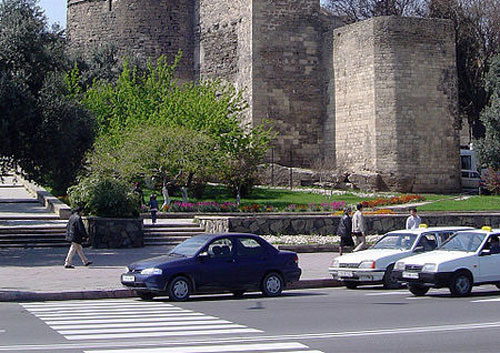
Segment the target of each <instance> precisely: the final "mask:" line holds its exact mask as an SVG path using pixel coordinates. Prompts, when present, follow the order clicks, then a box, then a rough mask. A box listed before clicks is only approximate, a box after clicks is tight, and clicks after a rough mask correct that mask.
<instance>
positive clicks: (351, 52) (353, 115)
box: [333, 21, 389, 172]
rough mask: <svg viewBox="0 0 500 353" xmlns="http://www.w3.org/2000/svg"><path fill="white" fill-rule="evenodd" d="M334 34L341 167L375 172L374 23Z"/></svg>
mask: <svg viewBox="0 0 500 353" xmlns="http://www.w3.org/2000/svg"><path fill="white" fill-rule="evenodd" d="M333 36H334V40H333V71H334V73H333V75H334V86H335V87H334V88H335V124H336V126H335V153H336V161H337V168H339V170H342V171H351V172H354V171H360V170H368V171H374V170H375V169H376V165H377V164H376V158H377V153H376V152H377V133H378V131H377V130H376V115H375V66H374V46H375V38H374V37H373V22H371V21H363V22H358V23H355V24H352V25H349V26H344V27H341V28H338V29H336V30H335V31H334V34H333ZM387 157H389V156H387Z"/></svg>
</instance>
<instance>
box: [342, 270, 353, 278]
mask: <svg viewBox="0 0 500 353" xmlns="http://www.w3.org/2000/svg"><path fill="white" fill-rule="evenodd" d="M339 277H354V275H353V274H352V272H351V271H339Z"/></svg>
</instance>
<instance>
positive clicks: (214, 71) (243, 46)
mask: <svg viewBox="0 0 500 353" xmlns="http://www.w3.org/2000/svg"><path fill="white" fill-rule="evenodd" d="M195 8H197V9H198V11H199V25H198V29H197V30H198V31H199V44H198V46H199V57H200V59H199V66H200V67H199V73H200V76H201V77H207V78H212V79H213V78H221V79H223V80H226V81H229V82H232V83H233V84H234V85H235V86H236V88H237V89H238V90H244V98H245V99H246V100H247V101H248V102H249V104H250V106H251V104H252V98H253V96H252V1H249V0H234V1H226V0H197V1H196V6H195ZM245 118H246V119H245V121H244V123H251V122H252V114H251V109H250V111H249V112H248V113H247V115H246V116H245Z"/></svg>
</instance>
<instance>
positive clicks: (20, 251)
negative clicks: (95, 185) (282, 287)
mask: <svg viewBox="0 0 500 353" xmlns="http://www.w3.org/2000/svg"><path fill="white" fill-rule="evenodd" d="M66 222H67V221H66V220H61V219H59V216H58V215H56V214H54V213H52V212H50V211H48V210H47V209H46V208H45V207H43V205H41V204H40V203H38V202H37V200H36V198H35V197H34V195H32V194H30V193H29V192H28V191H27V190H26V189H25V188H24V187H23V186H22V184H20V183H19V182H15V180H13V178H12V177H7V178H5V180H4V182H3V183H2V182H1V181H0V227H2V226H7V225H9V226H20V227H23V226H51V225H53V224H60V223H64V224H66ZM150 222H151V221H150V220H149V219H146V220H145V223H150ZM158 222H159V223H170V222H174V223H178V222H191V220H178V219H177V220H176V219H159V220H158ZM170 249H171V247H169V246H156V247H145V248H136V249H85V254H86V256H87V257H88V258H89V259H90V260H91V261H93V264H92V265H91V266H89V267H83V266H81V264H80V263H79V258H78V256H77V255H75V258H74V260H73V263H74V265H75V269H65V268H64V267H63V264H64V259H65V257H66V254H67V251H68V248H25V249H24V248H6V249H0V278H2V279H3V280H2V282H1V284H0V302H2V301H28V300H69V299H94V298H95V299H98V298H114V297H131V296H135V295H136V293H135V292H134V291H133V290H129V289H127V288H125V287H123V286H122V285H121V283H120V275H121V274H122V273H123V272H125V267H126V266H127V265H128V264H130V263H132V262H135V261H138V260H142V259H146V258H149V257H153V256H158V255H163V254H165V253H166V252H168V250H170ZM336 255H337V254H336V253H304V254H299V266H300V267H301V268H302V271H303V274H302V277H301V281H299V282H298V283H296V284H295V285H294V288H310V287H323V286H334V285H338V283H337V282H336V281H334V280H333V279H331V277H330V275H329V273H328V266H329V265H330V263H331V262H332V259H333V257H334V256H336Z"/></svg>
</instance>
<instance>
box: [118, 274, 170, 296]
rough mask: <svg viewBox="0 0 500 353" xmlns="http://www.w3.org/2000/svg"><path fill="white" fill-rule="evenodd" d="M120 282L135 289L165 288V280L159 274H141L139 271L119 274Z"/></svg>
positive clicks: (158, 289) (154, 289) (157, 289)
mask: <svg viewBox="0 0 500 353" xmlns="http://www.w3.org/2000/svg"><path fill="white" fill-rule="evenodd" d="M120 280H121V283H122V284H123V285H124V286H126V287H130V288H133V289H137V290H141V289H144V290H146V289H147V290H150V291H158V292H161V291H163V290H164V288H165V281H164V280H163V278H162V276H160V275H141V274H140V273H135V272H128V273H123V274H122V275H121V278H120Z"/></svg>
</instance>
